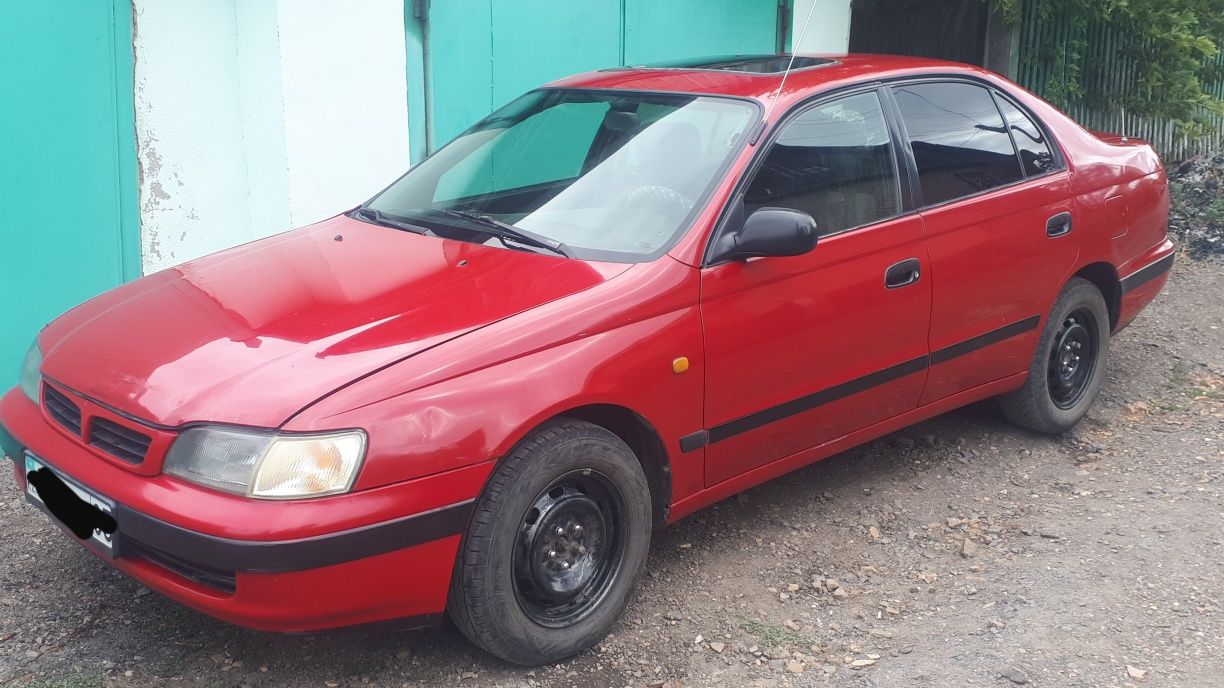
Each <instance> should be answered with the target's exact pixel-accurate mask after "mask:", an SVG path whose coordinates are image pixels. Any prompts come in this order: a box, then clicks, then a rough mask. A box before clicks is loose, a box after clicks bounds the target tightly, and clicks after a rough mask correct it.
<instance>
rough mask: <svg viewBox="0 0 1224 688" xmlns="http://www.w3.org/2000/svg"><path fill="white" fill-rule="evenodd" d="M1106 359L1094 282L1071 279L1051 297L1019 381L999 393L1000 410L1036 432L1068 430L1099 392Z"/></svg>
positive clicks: (1103, 319)
mask: <svg viewBox="0 0 1224 688" xmlns="http://www.w3.org/2000/svg"><path fill="white" fill-rule="evenodd" d="M1064 355H1065V356H1066V357H1064ZM1108 359H1109V311H1108V309H1107V308H1106V305H1105V298H1104V297H1103V296H1101V292H1100V290H1099V289H1097V288H1096V285H1094V284H1092V283H1091V282H1089V281H1087V280H1084V279H1080V278H1078V277H1076V278H1072V279H1071V281H1069V282H1068V283H1067V286H1065V287H1063V290H1062V291H1061V292H1059V294H1058V298H1057V299H1055V300H1054V307H1053V308H1052V309H1051V311H1050V317H1049V318H1048V319H1047V320H1046V324H1045V329H1043V330H1042V332H1041V339H1040V340H1039V341H1038V344H1037V351H1036V352H1035V353H1034V354H1033V361H1032V363H1031V364H1030V365H1029V370H1028V379H1027V380H1025V382H1024V386H1023V387H1021V388H1020V389H1018V390H1016V391H1015V392H1011V393H1010V394H1005V395H1003V396H1002V397H1000V398H999V401H1000V405H1001V406H1002V407H1003V414H1004V415H1006V416H1007V418H1008V420H1010V421H1011V422H1013V423H1015V424H1016V425H1019V426H1021V427H1024V428H1028V429H1030V430H1036V431H1037V432H1044V433H1050V434H1057V433H1063V432H1066V431H1067V430H1070V429H1071V428H1072V427H1074V426H1075V424H1076V423H1078V422H1079V421H1080V419H1081V418H1083V417H1084V414H1086V413H1087V412H1088V408H1089V407H1090V406H1092V402H1093V401H1095V400H1096V397H1097V394H1098V393H1099V392H1100V391H1101V384H1102V382H1103V381H1104V380H1105V363H1106V361H1108ZM1083 366H1088V367H1087V368H1084V367H1083Z"/></svg>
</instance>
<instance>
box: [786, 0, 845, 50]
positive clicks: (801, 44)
mask: <svg viewBox="0 0 1224 688" xmlns="http://www.w3.org/2000/svg"><path fill="white" fill-rule="evenodd" d="M813 3H814V4H815V5H816V8H815V10H812V20H811V22H809V23H808V29H807V33H806V34H805V35H804V36H803V37H802V39H801V38H800V36H799V33H800V31H801V30H802V29H803V21H804V19H806V18H807V16H808V11H809V10H811V9H812V5H813ZM793 19H794V21H793V22H792V24H791V32H792V33H791V48H792V49H793V50H794V51H795V52H798V53H844V52H846V50H847V48H849V47H850V0H795V14H794V17H793Z"/></svg>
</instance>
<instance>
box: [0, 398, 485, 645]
mask: <svg viewBox="0 0 1224 688" xmlns="http://www.w3.org/2000/svg"><path fill="white" fill-rule="evenodd" d="M0 449H3V451H4V453H5V454H7V455H8V456H9V457H10V458H12V459H13V460H14V473H15V475H16V479H17V484H18V486H19V487H20V488H21V489H22V490H24V489H25V486H26V478H25V475H24V460H23V458H22V457H23V456H24V453H25V452H26V451H29V452H30V453H32V454H33V455H35V456H36V457H38V459H39V460H41V461H42V462H44V463H47V464H49V465H50V466H52V467H53V468H54V469H55V470H56V471H57V472H59V473H60V474H61V475H63V476H66V477H67V478H69V479H71V480H73V481H75V482H76V483H78V484H79V485H81V486H83V487H85V488H88V489H89V490H91V491H93V492H96V493H98V494H100V495H102V496H104V497H106V498H108V499H111V500H113V501H114V503H115V508H114V512H113V513H114V516H115V520H116V521H117V522H118V524H119V530H118V536H117V538H116V546H115V550H114V554H113V557H112V556H110V555H108V554H106V553H104V552H103V551H102V550H100V549H98V548H96V547H94V546H93V545H92V544H90V543H91V542H92V541H79V540H78V541H79V542H82V544H83V546H85V547H86V548H88V549H90V550H91V551H92V552H94V554H96V555H98V556H99V557H100V558H102V559H104V560H105V561H107V562H108V563H110V564H111V565H113V566H115V567H116V568H118V569H120V570H122V571H123V572H125V573H127V574H129V575H130V576H132V577H133V578H136V579H137V580H139V581H140V582H141V583H143V584H144V585H146V586H147V587H149V588H150V589H153V590H156V591H158V592H160V593H162V594H164V595H166V596H167V597H170V598H172V599H174V600H177V601H178V602H180V603H182V604H185V605H187V606H190V607H193V608H195V609H197V610H199V611H202V612H204V613H206V614H209V615H211V616H214V617H217V618H219V619H222V620H225V621H228V622H230V623H234V624H237V625H240V626H246V627H249V628H256V629H260V630H268V631H280V632H311V631H317V630H323V629H329V628H338V627H347V626H354V625H364V624H380V625H382V624H386V625H394V626H396V627H419V626H427V625H433V624H434V623H436V622H437V621H438V620H439V619H440V618H441V614H442V613H443V611H444V610H445V608H446V595H447V591H448V589H449V586H450V579H451V570H452V566H453V564H454V561H455V555H456V552H457V550H458V545H459V539H460V533H462V532H463V530H464V529H465V528H466V527H467V521H468V517H469V515H470V513H471V510H472V506H473V503H474V497H475V496H476V494H478V492H479V490H480V487H481V485H483V483H484V479H485V478H486V477H487V475H488V473H489V471H490V470H491V468H492V467H491V465H488V464H480V465H477V466H473V467H470V468H465V469H460V470H457V471H452V472H448V473H443V474H439V475H435V476H430V477H426V478H421V479H419V480H414V481H409V482H407V483H401V484H398V485H390V486H386V487H382V488H375V489H371V490H365V491H361V492H356V493H351V494H348V495H338V496H336V497H326V498H321V499H315V500H303V501H299V502H267V501H260V500H250V499H244V498H240V497H234V496H231V495H224V494H221V493H217V492H213V491H210V490H206V489H204V488H198V487H196V486H194V485H190V484H188V483H184V482H182V481H178V480H175V479H173V478H168V477H166V476H161V475H158V476H152V477H148V476H140V475H134V474H132V473H131V472H129V471H125V470H123V469H122V468H119V467H116V466H114V465H112V464H110V463H108V462H105V461H100V460H98V459H97V457H96V456H94V455H93V454H92V453H90V452H88V451H86V450H85V449H84V447H83V446H82V445H81V444H80V442H78V441H75V440H74V439H73V438H72V437H71V436H69V435H67V434H65V433H64V432H62V431H61V430H60V429H59V428H57V427H55V426H53V425H52V424H51V423H49V422H48V421H47V420H46V416H45V415H44V414H43V412H42V410H41V409H39V407H38V406H36V405H35V404H34V403H33V402H31V401H30V400H29V399H27V398H26V397H25V396H24V395H23V394H22V393H21V392H20V390H13V391H11V392H9V394H7V395H5V396H4V397H3V398H2V399H0ZM405 514H406V515H405ZM64 530H65V532H68V531H67V528H64ZM70 536H71V534H70ZM74 539H76V538H75V537H74Z"/></svg>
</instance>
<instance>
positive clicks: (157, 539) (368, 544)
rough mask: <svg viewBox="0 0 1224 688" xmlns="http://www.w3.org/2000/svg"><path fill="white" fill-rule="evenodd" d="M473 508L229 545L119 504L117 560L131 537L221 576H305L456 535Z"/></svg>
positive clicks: (463, 504)
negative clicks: (201, 564)
mask: <svg viewBox="0 0 1224 688" xmlns="http://www.w3.org/2000/svg"><path fill="white" fill-rule="evenodd" d="M475 504H476V500H475V499H469V500H467V501H463V502H459V503H457V504H451V505H449V506H444V507H441V508H438V509H433V510H432V511H426V512H423V513H420V514H414V515H412V516H406V517H404V518H399V519H396V520H394V521H385V522H383V523H375V524H373V525H369V526H363V527H361V528H353V529H351V530H344V531H340V532H338V533H329V534H327V535H319V536H317V537H310V538H302V539H300V540H280V541H271V542H258V541H250V540H231V539H228V538H220V537H216V536H213V535H207V534H204V533H197V532H195V531H192V530H187V529H186V528H181V527H179V526H176V525H173V524H170V523H166V522H165V521H162V520H160V519H156V518H153V517H152V516H149V515H148V514H145V513H142V512H139V511H135V510H133V509H131V508H128V507H126V506H123V505H122V504H117V505H116V506H115V520H116V521H118V522H119V550H118V555H119V556H120V557H122V556H123V542H124V540H125V539H127V538H131V539H133V540H136V541H138V542H139V543H141V544H143V545H147V546H149V547H152V548H154V549H157V550H160V551H162V552H165V553H166V554H170V555H173V556H175V557H178V558H180V559H182V560H184V561H187V562H207V563H208V567H209V568H212V569H219V570H222V571H257V572H262V573H273V572H281V571H301V570H304V569H313V568H318V567H320V566H330V565H332V564H339V563H343V562H346V561H353V560H355V559H364V558H365V557H372V556H375V555H378V554H386V553H387V552H392V551H394V550H397V549H404V548H406V547H411V546H413V545H419V544H422V543H425V542H429V541H431V540H438V539H441V538H444V537H447V536H450V535H457V534H458V533H461V532H463V530H464V529H465V528H467V524H468V517H469V516H471V514H472V510H473V509H474V508H475Z"/></svg>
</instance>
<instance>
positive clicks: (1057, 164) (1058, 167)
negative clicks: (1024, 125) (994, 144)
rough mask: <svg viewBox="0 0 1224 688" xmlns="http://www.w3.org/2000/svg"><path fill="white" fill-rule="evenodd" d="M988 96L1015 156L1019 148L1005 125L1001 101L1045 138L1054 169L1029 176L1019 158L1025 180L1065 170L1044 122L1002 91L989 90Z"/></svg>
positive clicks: (1057, 149)
mask: <svg viewBox="0 0 1224 688" xmlns="http://www.w3.org/2000/svg"><path fill="white" fill-rule="evenodd" d="M990 94H991V95H992V96H993V97H994V100H995V108H997V109H998V111H999V116H1000V117H1002V118H1003V125H1004V126H1006V127H1007V135H1008V136H1011V137H1012V148H1014V149H1016V155H1017V156H1020V146H1017V145H1016V135H1015V134H1014V133H1012V128H1011V126H1009V125H1008V124H1007V115H1005V114H1003V107H1002V106H1001V105H1000V104H999V101H1003V102H1005V103H1007V104H1008V105H1010V106H1012V107H1014V108H1015V109H1016V110H1017V111H1018V112H1019V113H1020V114H1021V115H1024V116H1025V117H1026V118H1027V119H1028V121H1029V122H1032V124H1033V126H1034V127H1036V128H1037V131H1038V132H1040V133H1041V135H1042V136H1045V140H1046V148H1048V149H1050V157H1052V158H1053V159H1054V167H1053V168H1052V169H1049V170H1046V171H1045V172H1042V173H1041V174H1033V175H1030V174H1028V173H1027V172H1025V169H1024V158H1023V157H1021V158H1020V171H1021V172H1022V173H1024V178H1025V179H1038V178H1040V177H1044V176H1046V175H1049V174H1053V173H1055V172H1061V171H1062V170H1064V169H1066V167H1067V162H1066V159H1065V158H1064V157H1063V154H1062V147H1061V146H1059V145H1057V144H1055V145H1051V142H1053V141H1054V137H1053V136H1052V135H1051V134H1050V131H1049V130H1048V129H1047V128H1046V127H1045V123H1044V122H1042V121H1041V120H1040V119H1038V118H1037V116H1036V115H1034V114H1033V113H1032V112H1031V111H1030V110H1029V109H1028V108H1026V107H1024V106H1023V105H1021V104H1020V103H1017V102H1016V100H1015V99H1014V98H1012V97H1010V96H1008V95H1007V94H1006V93H1004V92H1003V91H1000V90H999V89H997V88H992V89H990Z"/></svg>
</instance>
